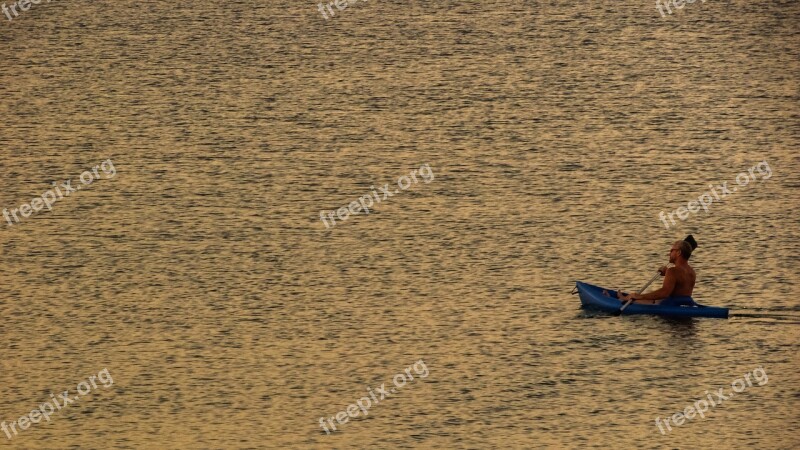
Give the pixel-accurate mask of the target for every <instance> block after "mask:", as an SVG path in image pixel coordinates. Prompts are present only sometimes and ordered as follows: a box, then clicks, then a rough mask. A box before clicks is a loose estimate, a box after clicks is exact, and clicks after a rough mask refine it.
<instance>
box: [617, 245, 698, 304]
mask: <svg viewBox="0 0 800 450" xmlns="http://www.w3.org/2000/svg"><path fill="white" fill-rule="evenodd" d="M684 241H686V242H688V243H689V245H691V246H692V250H694V249H696V248H697V241H695V240H694V237H692V235H691V234H690V235H688V236H686V239H684ZM667 267H669V264H667ZM664 273H665V274H666V272H664ZM659 275H661V271H658V272H656V274H655V275H653V278H650V281H648V282H647V284H645V285H644V287H643V288H641V289H639V290H638V291H636V292H637V293H641V292H644V290H645V289H647V287H648V286H650V284H651V283H653V281H655V279H656V278H658V276H659ZM631 303H633V299H630V300H628V301H627V302H626V303H625V304H624V305H622V308H620V309H619V313H620V314H622V311H625V308H627V307H628V305H630V304H631Z"/></svg>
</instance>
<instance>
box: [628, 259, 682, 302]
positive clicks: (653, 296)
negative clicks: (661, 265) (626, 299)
mask: <svg viewBox="0 0 800 450" xmlns="http://www.w3.org/2000/svg"><path fill="white" fill-rule="evenodd" d="M676 281H677V280H676V278H675V269H673V268H672V267H670V268H669V269H667V275H666V276H665V277H664V284H663V285H662V286H661V288H660V289H658V290H655V291H653V292H650V293H648V294H632V295H631V296H632V297H633V299H634V300H661V299H662V298H667V297H669V295H670V294H672V291H673V290H674V289H675V283H676Z"/></svg>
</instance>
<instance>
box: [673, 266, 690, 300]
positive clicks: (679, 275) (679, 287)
mask: <svg viewBox="0 0 800 450" xmlns="http://www.w3.org/2000/svg"><path fill="white" fill-rule="evenodd" d="M667 270H669V271H671V272H672V275H673V276H674V277H675V287H674V288H672V293H671V294H669V296H670V297H678V296H691V295H692V291H693V290H694V282H695V280H696V279H697V275H696V274H695V273H694V269H692V267H691V266H690V265H689V264H682V265H678V266H675V267H672V268H670V269H667Z"/></svg>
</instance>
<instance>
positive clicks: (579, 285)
mask: <svg viewBox="0 0 800 450" xmlns="http://www.w3.org/2000/svg"><path fill="white" fill-rule="evenodd" d="M575 288H576V289H577V290H578V296H579V297H580V298H581V305H582V306H583V307H584V308H587V309H594V310H600V311H604V312H608V313H614V314H617V313H619V310H620V308H622V305H624V303H623V302H622V301H621V300H619V299H618V298H617V291H614V290H611V289H608V290H607V291H608V295H603V291H604V289H603V288H601V287H599V286H595V285H592V284H589V283H584V282H581V281H577V282H575ZM622 314H624V315H628V314H655V315H659V316H670V317H713V318H717V319H727V318H728V308H718V307H714V306H703V305H697V306H662V305H643V304H640V303H631V304H630V305H628V307H627V308H625V311H622Z"/></svg>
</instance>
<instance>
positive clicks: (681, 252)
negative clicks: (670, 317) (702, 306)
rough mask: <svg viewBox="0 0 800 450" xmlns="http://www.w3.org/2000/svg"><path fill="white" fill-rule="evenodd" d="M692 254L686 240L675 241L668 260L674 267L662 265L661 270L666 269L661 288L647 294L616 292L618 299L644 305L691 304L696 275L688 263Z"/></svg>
mask: <svg viewBox="0 0 800 450" xmlns="http://www.w3.org/2000/svg"><path fill="white" fill-rule="evenodd" d="M691 256H692V246H691V245H690V244H689V243H688V242H686V241H676V242H675V243H674V244H672V248H671V249H670V251H669V262H670V263H673V264H675V267H670V268H666V266H665V267H662V268H661V272H662V273H664V272H665V271H666V276H665V277H664V285H663V286H661V289H658V290H656V291H653V292H650V293H647V294H636V293H633V294H630V295H625V294H622V293H618V294H617V296H618V297H619V299H620V300H622V301H625V302H627V301H628V300H631V299H633V303H643V304H646V305H657V304H661V305H669V306H682V305H687V306H693V305H695V303H694V300H692V297H691V296H692V290H693V289H694V282H695V279H696V278H697V275H695V273H694V269H692V267H691V266H690V265H689V258H690V257H691Z"/></svg>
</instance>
